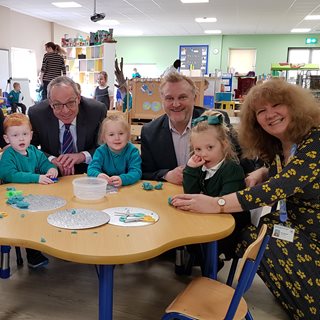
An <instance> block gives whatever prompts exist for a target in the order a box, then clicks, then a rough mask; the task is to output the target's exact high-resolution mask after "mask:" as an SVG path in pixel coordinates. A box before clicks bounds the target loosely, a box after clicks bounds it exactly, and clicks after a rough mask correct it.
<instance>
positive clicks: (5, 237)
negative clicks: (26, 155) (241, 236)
mask: <svg viewBox="0 0 320 320" xmlns="http://www.w3.org/2000/svg"><path fill="white" fill-rule="evenodd" d="M77 177H79V176H68V177H63V178H60V179H59V182H58V183H55V184H51V185H39V184H5V185H1V186H0V204H1V208H2V210H3V211H4V212H6V213H7V214H8V215H7V216H6V217H2V218H1V219H0V244H1V245H15V246H22V247H28V248H33V249H38V250H41V251H43V252H45V253H48V254H50V255H52V256H55V257H58V258H61V259H65V260H69V261H74V262H79V263H86V264H122V263H132V262H138V261H142V260H147V259H150V258H153V257H156V256H158V255H160V254H161V253H163V252H165V251H167V250H169V249H172V248H175V247H178V246H180V245H185V244H191V243H201V242H209V241H214V240H218V239H221V238H224V237H226V236H227V235H229V234H230V233H231V232H232V230H233V228H234V219H233V217H232V216H231V215H228V214H223V215H222V214H197V213H188V212H183V211H180V210H177V209H175V208H173V207H172V206H170V205H168V197H169V196H172V195H174V194H177V193H181V192H182V188H181V187H180V186H176V185H172V184H169V183H164V185H163V190H153V191H145V190H143V189H142V187H141V182H138V183H137V184H135V185H132V186H128V187H122V188H120V190H119V191H118V192H117V193H115V194H109V195H107V196H105V198H104V199H102V200H97V201H81V200H78V199H77V198H75V197H74V196H73V187H72V180H73V179H75V178H77ZM153 184H154V183H153ZM10 186H11V187H12V186H14V187H15V188H16V189H17V190H22V191H23V195H28V194H33V195H37V194H39V195H55V196H59V197H62V198H64V199H66V200H67V205H66V206H65V207H63V208H60V209H58V210H63V209H72V208H89V209H100V210H103V209H107V208H111V207H127V206H129V207H140V208H144V209H149V210H152V211H154V212H156V213H157V214H158V215H159V217H160V219H159V220H158V221H157V222H156V223H154V224H152V225H148V226H142V227H121V226H114V225H110V224H106V225H103V226H100V227H97V228H91V229H86V230H77V231H76V232H74V231H73V230H68V229H62V228H57V227H54V226H51V225H49V224H48V222H47V217H48V215H49V214H51V213H53V212H54V211H55V210H53V211H43V212H30V211H26V210H23V211H22V210H18V209H15V208H13V207H11V206H10V205H8V204H6V196H5V195H6V188H7V187H10Z"/></svg>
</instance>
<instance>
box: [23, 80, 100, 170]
mask: <svg viewBox="0 0 320 320" xmlns="http://www.w3.org/2000/svg"><path fill="white" fill-rule="evenodd" d="M28 114H29V117H30V121H31V124H32V128H33V138H32V144H33V145H35V146H40V147H41V150H42V151H43V152H45V153H46V155H47V157H48V158H49V160H50V161H51V162H52V163H53V164H55V165H56V166H57V167H58V169H59V171H60V174H61V175H71V174H78V173H85V172H87V166H88V164H89V163H90V162H91V160H92V155H93V153H94V151H95V150H96V148H97V147H98V143H97V140H98V132H99V126H100V123H101V122H102V121H103V119H104V118H105V116H106V109H105V106H104V104H103V103H101V102H98V101H95V100H94V99H89V98H85V97H82V96H81V95H80V92H79V89H78V86H77V84H76V83H75V82H74V81H73V80H72V79H70V78H68V77H65V76H60V77H57V78H55V79H54V80H52V81H51V82H50V84H49V86H48V99H47V100H45V101H42V102H40V103H38V104H36V105H35V106H32V107H31V108H29V113H28Z"/></svg>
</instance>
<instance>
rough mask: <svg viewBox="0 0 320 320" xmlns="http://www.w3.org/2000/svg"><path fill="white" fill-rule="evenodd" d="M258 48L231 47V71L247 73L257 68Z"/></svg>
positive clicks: (229, 65)
mask: <svg viewBox="0 0 320 320" xmlns="http://www.w3.org/2000/svg"><path fill="white" fill-rule="evenodd" d="M256 54H257V50H256V49H229V63H228V68H229V70H230V72H231V73H233V74H235V73H236V72H237V73H239V74H240V75H241V74H243V75H246V74H247V73H248V72H249V71H255V70H256Z"/></svg>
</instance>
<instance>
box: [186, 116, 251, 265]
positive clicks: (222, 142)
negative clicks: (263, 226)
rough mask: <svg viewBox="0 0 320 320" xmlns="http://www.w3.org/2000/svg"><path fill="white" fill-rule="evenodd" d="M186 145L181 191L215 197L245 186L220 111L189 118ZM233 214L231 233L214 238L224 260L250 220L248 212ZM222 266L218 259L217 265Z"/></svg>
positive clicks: (230, 253) (242, 173) (232, 250)
mask: <svg viewBox="0 0 320 320" xmlns="http://www.w3.org/2000/svg"><path fill="white" fill-rule="evenodd" d="M190 144H191V146H192V149H193V155H192V156H191V157H190V159H189V161H188V162H187V165H186V167H185V169H184V170H183V189H184V192H185V193H189V194H190V193H194V194H198V193H203V194H205V195H209V196H212V197H217V196H223V195H225V194H229V193H231V192H234V191H238V190H242V189H243V188H245V180H244V179H245V174H244V171H243V169H242V167H241V165H240V163H239V160H238V158H237V155H236V153H235V152H234V150H233V147H232V143H231V142H230V134H229V129H228V128H227V126H226V125H225V124H224V118H223V115H222V114H221V113H220V112H216V111H213V110H209V111H206V112H204V113H203V114H202V116H200V117H199V118H196V119H194V120H193V121H192V129H191V135H190ZM233 216H234V218H235V220H236V226H235V229H234V231H233V233H232V234H231V235H230V236H228V237H227V238H225V239H223V240H220V241H218V251H219V254H221V253H223V254H224V255H225V257H226V259H230V258H231V257H232V256H233V255H234V252H235V245H236V243H237V242H236V239H237V235H238V233H239V231H240V230H241V229H242V228H243V227H244V226H245V225H247V224H248V223H250V214H249V212H243V213H242V214H233ZM222 266H223V261H222V260H221V261H220V268H222Z"/></svg>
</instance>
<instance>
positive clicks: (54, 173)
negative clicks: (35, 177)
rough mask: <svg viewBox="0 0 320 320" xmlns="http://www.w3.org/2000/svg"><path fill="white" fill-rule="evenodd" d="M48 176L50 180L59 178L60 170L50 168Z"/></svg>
mask: <svg viewBox="0 0 320 320" xmlns="http://www.w3.org/2000/svg"><path fill="white" fill-rule="evenodd" d="M46 176H47V177H48V178H56V177H57V176H58V170H57V169H56V168H50V169H49V170H48V172H47V174H46Z"/></svg>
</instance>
